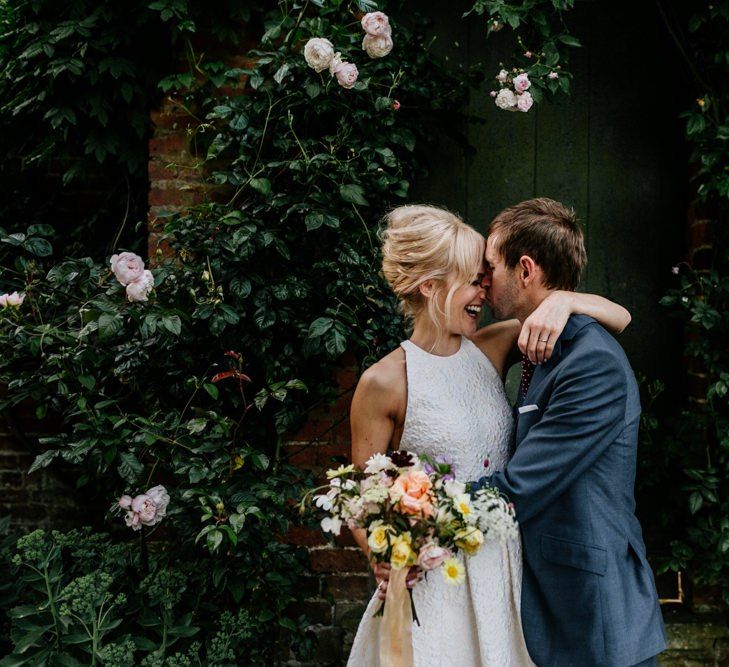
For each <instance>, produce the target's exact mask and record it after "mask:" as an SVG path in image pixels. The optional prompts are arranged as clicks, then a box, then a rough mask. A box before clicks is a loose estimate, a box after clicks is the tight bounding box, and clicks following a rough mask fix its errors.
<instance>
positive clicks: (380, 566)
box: [372, 563, 423, 600]
mask: <svg viewBox="0 0 729 667" xmlns="http://www.w3.org/2000/svg"><path fill="white" fill-rule="evenodd" d="M390 569H391V568H390V564H389V563H374V564H373V565H372V570H373V572H374V573H375V580H376V581H377V597H378V598H379V599H380V600H384V599H385V596H386V595H387V583H388V582H389V581H390ZM422 578H423V571H422V570H421V569H420V568H419V567H418V566H417V565H415V566H413V567H411V568H410V571H409V572H408V576H407V579H406V580H405V581H406V585H407V587H408V588H412V587H413V586H415V584H417V583H418V582H419V581H421V580H422Z"/></svg>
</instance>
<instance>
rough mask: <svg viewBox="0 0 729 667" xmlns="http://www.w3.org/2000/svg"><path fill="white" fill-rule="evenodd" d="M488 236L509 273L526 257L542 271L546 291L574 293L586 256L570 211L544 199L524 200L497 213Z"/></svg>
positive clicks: (574, 216) (577, 226)
mask: <svg viewBox="0 0 729 667" xmlns="http://www.w3.org/2000/svg"><path fill="white" fill-rule="evenodd" d="M489 235H494V248H495V249H496V250H497V251H498V252H499V254H500V255H501V256H502V257H503V258H504V262H505V263H506V266H507V267H509V268H510V269H513V268H514V267H515V266H516V265H517V264H518V263H519V259H520V258H521V257H522V256H524V255H528V256H529V257H531V258H532V259H533V260H534V261H535V262H536V263H537V264H538V265H539V267H540V268H541V269H542V271H543V273H544V286H545V287H546V288H548V289H563V290H575V289H577V285H579V283H580V275H581V274H582V270H583V269H584V268H585V264H586V263H587V253H586V252H585V240H584V236H583V234H582V229H580V225H579V223H578V222H577V216H576V214H575V212H574V210H573V209H571V208H568V207H567V206H565V205H564V204H560V203H559V202H557V201H554V199H548V198H546V197H539V198H537V199H528V200H526V201H523V202H521V203H519V204H516V205H515V206H510V207H509V208H506V209H504V210H503V211H501V213H499V214H498V215H497V216H496V217H495V218H494V219H493V221H492V222H491V225H490V226H489Z"/></svg>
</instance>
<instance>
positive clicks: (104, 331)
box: [99, 313, 124, 338]
mask: <svg viewBox="0 0 729 667" xmlns="http://www.w3.org/2000/svg"><path fill="white" fill-rule="evenodd" d="M123 325H124V322H123V320H122V317H121V315H119V314H114V315H110V314H108V313H104V314H103V315H102V316H101V317H99V336H100V337H101V338H110V337H111V336H113V335H114V334H115V333H118V332H119V331H120V330H121V328H122V326H123Z"/></svg>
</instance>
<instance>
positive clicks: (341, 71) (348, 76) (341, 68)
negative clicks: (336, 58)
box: [330, 62, 359, 90]
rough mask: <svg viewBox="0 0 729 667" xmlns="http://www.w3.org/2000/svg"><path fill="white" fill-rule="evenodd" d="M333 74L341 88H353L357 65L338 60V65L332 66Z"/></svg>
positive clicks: (357, 74) (357, 73)
mask: <svg viewBox="0 0 729 667" xmlns="http://www.w3.org/2000/svg"><path fill="white" fill-rule="evenodd" d="M330 69H331V68H330ZM333 76H335V77H336V78H337V83H339V85H340V86H341V87H342V88H345V89H347V90H350V89H351V88H354V84H355V83H357V77H358V76H359V70H358V69H357V65H355V64H353V63H348V62H340V63H339V65H337V66H336V67H335V68H334V74H333Z"/></svg>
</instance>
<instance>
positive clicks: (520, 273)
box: [477, 198, 666, 667]
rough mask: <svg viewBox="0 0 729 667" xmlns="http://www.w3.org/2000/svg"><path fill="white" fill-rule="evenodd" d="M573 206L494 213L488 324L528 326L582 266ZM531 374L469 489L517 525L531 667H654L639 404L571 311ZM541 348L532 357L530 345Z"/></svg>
mask: <svg viewBox="0 0 729 667" xmlns="http://www.w3.org/2000/svg"><path fill="white" fill-rule="evenodd" d="M585 262H586V256H585V248H584V242H583V237H582V232H581V230H580V227H579V225H578V223H577V220H576V219H575V214H574V212H573V211H572V210H570V209H568V208H566V207H565V206H563V205H562V204H560V203H558V202H556V201H553V200H551V199H545V198H542V199H531V200H529V201H525V202H522V203H520V204H517V205H516V206H512V207H511V208H507V209H506V210H504V211H502V212H501V213H500V214H499V215H498V216H497V217H496V218H495V219H494V221H493V222H492V223H491V227H490V228H489V236H488V240H487V245H486V263H487V266H488V272H487V277H486V279H485V286H486V288H487V295H488V300H489V302H490V305H491V308H492V310H493V313H494V316H495V317H496V318H497V319H509V318H518V319H519V320H520V321H522V322H523V321H524V319H525V318H526V317H528V316H529V314H530V313H531V312H532V311H533V310H534V309H535V308H536V307H537V306H538V305H539V304H540V303H541V302H542V301H543V300H544V299H545V298H546V297H547V296H548V295H549V294H550V293H551V292H552V291H554V290H555V289H566V290H574V289H575V288H576V287H577V284H578V282H579V277H580V273H581V271H582V269H583V267H584V265H585ZM538 345H539V346H543V348H546V347H547V346H549V348H550V349H551V347H552V345H554V350H553V352H552V355H551V357H550V358H549V360H548V361H546V362H545V363H543V364H541V365H538V366H536V367H534V366H532V365H531V363H530V362H529V361H528V359H526V360H525V361H524V362H523V363H522V382H521V386H520V397H519V400H518V402H517V411H518V415H517V422H516V443H515V444H516V449H515V452H514V455H513V457H512V459H511V461H510V462H509V463H508V465H507V466H506V468H505V469H504V470H503V471H502V472H499V473H496V474H495V475H493V476H489V477H483V478H481V479H480V480H479V481H478V483H477V485H483V484H488V485H492V486H496V487H498V488H499V489H500V490H502V491H503V492H504V493H505V494H506V495H507V496H508V497H509V499H510V500H511V501H512V502H513V503H514V506H515V509H516V517H517V520H518V521H519V523H520V526H521V533H522V539H523V549H524V575H523V583H522V597H521V618H522V624H523V627H524V636H525V638H526V644H527V647H528V649H529V653H530V655H531V657H532V659H533V660H534V662H535V663H536V664H537V665H538V666H539V667H568V666H572V667H593V666H597V665H600V666H605V667H631V666H634V665H641V666H643V665H657V664H658V663H657V660H656V655H657V654H658V653H660V652H661V651H662V650H663V649H664V648H665V647H666V639H665V632H664V629H663V621H662V618H661V611H660V608H659V604H658V596H657V594H656V588H655V584H654V581H653V574H652V572H651V569H650V566H649V565H648V561H647V560H646V556H645V545H644V543H643V537H642V531H641V527H640V524H639V523H638V520H637V519H636V517H635V514H634V509H635V499H634V497H633V485H634V482H635V465H636V454H637V438H638V423H639V420H640V403H639V396H638V387H637V384H636V381H635V377H634V376H633V372H632V370H631V368H630V365H629V364H628V360H627V359H626V357H625V354H624V353H623V350H622V348H621V347H620V345H618V343H617V342H616V341H615V340H614V339H613V338H612V336H610V335H609V334H608V333H607V332H606V331H605V330H604V329H603V328H602V327H601V326H600V325H599V324H598V323H597V322H596V321H595V320H593V319H592V318H590V317H586V316H584V315H573V316H572V317H571V318H570V320H569V322H568V323H567V326H566V327H565V329H564V331H563V332H562V335H561V336H560V337H559V339H558V340H556V341H550V340H548V339H547V340H545V339H544V337H543V336H540V340H539V342H538ZM538 349H539V348H538Z"/></svg>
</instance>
